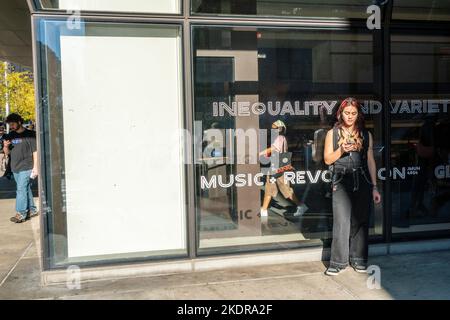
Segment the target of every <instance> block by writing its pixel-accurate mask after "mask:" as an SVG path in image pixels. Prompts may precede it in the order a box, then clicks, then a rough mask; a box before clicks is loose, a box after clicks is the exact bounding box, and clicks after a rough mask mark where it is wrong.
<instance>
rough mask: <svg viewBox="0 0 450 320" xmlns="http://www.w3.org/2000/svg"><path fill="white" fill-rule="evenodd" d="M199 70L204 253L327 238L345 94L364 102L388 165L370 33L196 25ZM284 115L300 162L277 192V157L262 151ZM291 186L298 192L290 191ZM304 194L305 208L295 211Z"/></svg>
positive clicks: (376, 218)
mask: <svg viewBox="0 0 450 320" xmlns="http://www.w3.org/2000/svg"><path fill="white" fill-rule="evenodd" d="M194 70H195V72H194V80H195V88H194V99H195V100H194V102H195V107H194V114H195V119H194V120H195V123H196V128H197V129H196V134H199V133H200V134H202V137H201V139H202V142H203V143H202V148H201V149H202V150H200V152H197V153H196V161H197V165H196V187H197V188H196V194H197V219H198V220H197V221H198V231H199V241H200V242H199V247H200V252H206V251H208V250H207V249H212V248H214V250H216V249H217V248H227V247H228V248H227V249H226V250H232V249H231V248H229V247H235V246H242V245H257V246H261V245H263V244H271V245H273V244H278V245H283V246H286V245H290V244H292V243H294V244H295V243H296V244H297V245H298V244H301V243H307V242H308V241H309V242H311V241H319V242H322V241H327V240H329V239H330V238H331V229H332V209H331V187H330V183H329V182H330V181H329V178H330V176H329V172H328V167H327V166H326V165H325V163H324V161H323V148H324V139H325V134H326V132H327V130H329V129H330V128H331V126H332V125H333V124H334V122H335V111H336V110H337V107H336V106H337V105H338V103H340V100H341V99H342V98H344V97H346V96H349V95H353V96H356V97H357V98H358V99H359V100H360V101H363V102H364V105H365V107H364V110H366V111H367V112H368V114H366V122H367V127H368V129H369V130H371V131H372V133H373V136H374V137H375V142H374V144H375V147H376V148H377V152H376V153H375V157H376V161H377V163H378V167H380V166H381V165H382V162H381V159H382V152H381V151H382V147H381V146H380V145H381V142H380V141H381V137H382V135H381V133H380V130H381V121H382V119H381V117H382V113H381V112H380V111H381V109H380V108H379V107H380V103H379V102H377V101H376V100H377V99H378V97H377V95H376V93H375V92H374V82H375V78H374V77H375V76H374V66H373V42H372V35H371V34H369V33H365V31H363V30H361V31H359V30H355V31H352V32H339V31H320V32H318V31H314V32H313V31H306V30H303V31H299V30H289V29H288V30H286V29H262V28H261V29H257V30H255V29H254V28H247V29H244V28H219V27H217V28H215V27H196V28H194ZM206 70H207V71H206ZM216 75H217V76H216ZM370 110H372V111H373V110H375V112H373V113H372V114H371V113H370V112H369V111H370ZM277 121H282V123H283V124H284V126H285V127H286V130H285V132H283V135H284V136H285V140H286V142H287V146H286V149H287V151H288V152H287V153H288V154H289V157H288V159H287V161H288V162H289V161H290V163H291V165H292V166H293V167H294V168H295V170H294V171H291V170H289V179H290V180H289V181H288V182H289V183H288V185H287V187H286V188H285V186H283V185H280V184H277V188H276V189H277V190H276V191H278V192H270V190H269V192H268V191H267V190H266V186H267V182H268V181H267V179H270V178H271V177H272V176H270V177H268V174H267V173H268V170H269V169H270V165H271V163H270V161H267V159H266V158H267V157H262V156H260V155H259V153H260V152H261V151H263V150H265V149H267V148H269V147H271V146H272V147H273V146H274V145H277V142H276V141H277V138H279V134H280V132H278V131H277V130H274V129H276V126H275V127H274V126H273V125H274V123H276V122H277ZM274 131H275V132H274ZM272 164H273V163H272ZM278 168H281V165H279V166H278ZM291 188H292V191H293V193H294V195H295V196H293V197H290V196H287V194H288V193H290V192H291V190H290V189H291ZM380 189H382V186H380ZM272 191H273V190H272ZM280 191H283V192H280ZM267 193H269V194H270V195H271V197H270V203H269V205H268V208H267V209H268V210H267V211H268V215H267V216H265V213H264V212H261V208H262V207H263V209H265V206H264V204H263V202H264V196H265V195H268V194H267ZM296 198H297V199H298V201H297V199H296ZM299 202H300V203H305V204H306V206H307V207H308V209H307V211H306V213H303V214H302V213H301V214H298V213H299V212H298V207H297V205H298V204H299ZM381 217H382V208H378V209H377V211H376V212H375V214H374V215H372V217H371V219H372V221H371V233H372V234H374V235H375V234H381V232H382V230H381V222H382V218H381ZM309 242H308V243H309ZM238 249H239V250H242V248H238Z"/></svg>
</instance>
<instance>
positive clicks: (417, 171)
mask: <svg viewBox="0 0 450 320" xmlns="http://www.w3.org/2000/svg"><path fill="white" fill-rule="evenodd" d="M391 39H392V40H391V41H392V45H391V47H392V102H391V113H392V136H391V139H392V140H391V144H392V150H391V151H392V153H391V159H392V167H393V172H392V179H393V182H392V183H393V184H392V192H393V197H392V201H393V203H392V214H393V233H406V232H427V231H433V230H449V228H450V144H449V141H450V140H449V139H448V137H449V135H450V132H449V128H450V125H449V124H450V114H449V110H448V109H449V107H450V33H449V31H441V32H439V31H433V32H418V31H395V32H393V34H392V37H391ZM412 66H413V67H412Z"/></svg>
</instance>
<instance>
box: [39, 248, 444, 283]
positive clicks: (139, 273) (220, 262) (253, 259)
mask: <svg viewBox="0 0 450 320" xmlns="http://www.w3.org/2000/svg"><path fill="white" fill-rule="evenodd" d="M442 250H450V239H444V240H430V241H414V242H405V243H394V244H375V245H371V246H370V247H369V255H370V256H382V255H387V254H402V253H419V252H431V251H442ZM329 256H330V250H329V249H323V248H305V249H295V250H287V251H276V252H262V253H252V254H242V255H229V256H220V257H208V258H197V259H193V260H177V261H166V262H149V263H145V264H130V265H121V266H108V267H90V268H82V269H81V270H80V281H81V282H89V281H102V280H116V279H122V278H131V277H133V278H134V277H152V276H162V275H170V274H179V273H189V272H202V271H211V270H220V269H230V268H242V267H252V266H262V265H274V264H288V263H300V262H318V261H326V260H328V259H329ZM74 276H75V275H74V273H73V271H72V272H70V271H67V270H57V271H45V272H42V273H41V281H42V285H43V286H51V285H66V283H68V281H70V280H72V279H73V278H74Z"/></svg>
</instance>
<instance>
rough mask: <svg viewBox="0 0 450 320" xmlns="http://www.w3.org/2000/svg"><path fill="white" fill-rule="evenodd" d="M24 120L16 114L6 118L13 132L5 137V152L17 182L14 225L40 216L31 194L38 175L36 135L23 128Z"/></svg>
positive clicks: (12, 219)
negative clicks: (33, 181)
mask: <svg viewBox="0 0 450 320" xmlns="http://www.w3.org/2000/svg"><path fill="white" fill-rule="evenodd" d="M23 122H24V121H23V118H22V117H21V116H20V115H18V114H15V113H12V114H10V115H9V116H8V117H7V118H6V123H8V124H9V127H10V130H11V132H10V133H9V134H8V135H6V136H5V137H4V140H3V151H4V153H5V155H7V156H9V159H10V164H11V171H12V172H13V175H14V180H15V181H16V185H17V187H16V215H15V216H14V217H12V218H11V221H12V222H14V223H22V222H24V221H26V220H27V219H29V218H31V217H34V216H36V215H37V214H38V212H37V209H36V206H35V205H34V200H33V193H32V192H31V183H32V179H35V178H36V177H37V175H38V166H37V148H36V133H35V132H34V131H30V130H28V129H25V128H24V127H23Z"/></svg>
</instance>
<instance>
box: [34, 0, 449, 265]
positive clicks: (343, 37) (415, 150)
mask: <svg viewBox="0 0 450 320" xmlns="http://www.w3.org/2000/svg"><path fill="white" fill-rule="evenodd" d="M30 5H31V6H32V25H33V46H34V47H33V49H34V50H33V52H34V69H35V72H36V79H37V98H38V116H39V118H38V130H39V135H38V136H39V146H40V150H41V158H40V161H41V169H42V170H41V171H42V172H41V178H40V190H41V193H40V197H41V212H42V213H43V214H42V215H41V219H42V247H43V262H44V263H43V265H44V269H45V270H52V269H58V268H66V267H67V266H70V265H74V264H76V265H80V266H92V265H94V266H95V265H101V264H122V263H130V262H133V263H134V262H143V261H165V260H174V259H175V260H186V259H188V260H189V259H190V260H192V259H194V260H195V259H197V258H199V257H208V256H220V255H223V256H225V255H229V254H242V253H253V252H254V253H257V252H266V251H271V250H278V251H280V252H282V251H288V250H292V249H302V248H316V247H317V248H328V247H329V246H330V241H331V236H332V222H333V219H332V218H333V217H332V207H331V188H330V172H329V170H328V167H327V166H326V165H325V164H324V162H323V135H324V132H326V131H327V130H328V129H330V128H331V126H332V125H333V124H334V122H335V113H336V110H337V107H338V106H339V104H340V101H341V100H342V99H344V98H346V97H348V96H352V97H355V98H357V99H358V100H359V101H360V102H361V104H362V105H363V110H364V114H365V120H366V126H367V128H368V129H369V130H370V131H371V132H372V134H373V136H374V154H375V159H376V162H377V169H378V173H377V174H378V181H379V186H380V189H381V190H382V197H383V201H382V204H381V205H374V206H373V208H372V212H371V215H370V216H371V218H370V242H371V243H373V244H376V243H388V244H389V243H396V242H400V241H413V240H417V239H438V238H448V237H449V235H450V232H449V230H450V153H449V149H450V145H449V139H448V136H449V120H450V117H449V112H448V108H449V107H450V28H449V27H450V2H448V1H432V2H431V1H425V0H423V1H422V0H415V1H406V0H394V1H372V0H359V1H350V0H336V1H309V0H298V1H271V0H264V1H263V0H261V1H260V0H249V1H237V0H215V1H211V0H192V1H188V0H185V1H182V0H167V1H147V0H133V1H111V0H110V1H102V0H97V1H84V0H59V1H57V0H56V1H53V0H37V1H33V2H32V3H31V2H30ZM277 120H282V121H283V122H284V123H285V124H286V127H287V131H286V138H287V141H288V148H289V151H290V152H291V153H292V164H293V166H294V167H295V169H296V170H295V172H292V173H290V174H289V177H288V179H289V181H290V183H291V185H292V187H293V190H294V192H295V194H296V195H297V197H298V198H299V199H300V200H302V201H303V202H304V203H306V205H307V206H308V211H306V213H305V214H303V215H301V216H296V215H295V214H294V213H295V205H294V204H293V203H291V202H290V201H288V200H287V199H285V198H284V197H283V196H282V194H281V193H280V194H278V195H276V196H275V197H273V198H272V200H271V202H270V207H269V216H268V217H261V215H260V214H259V213H260V208H261V204H262V199H263V197H264V194H265V181H266V179H267V177H266V175H265V169H267V163H266V162H265V159H261V157H259V152H260V151H261V150H263V149H265V148H266V147H267V146H268V145H270V143H271V141H272V140H273V139H274V135H273V134H272V131H271V125H272V123H273V122H275V121H277ZM299 252H300V253H301V250H300V251H299Z"/></svg>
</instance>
